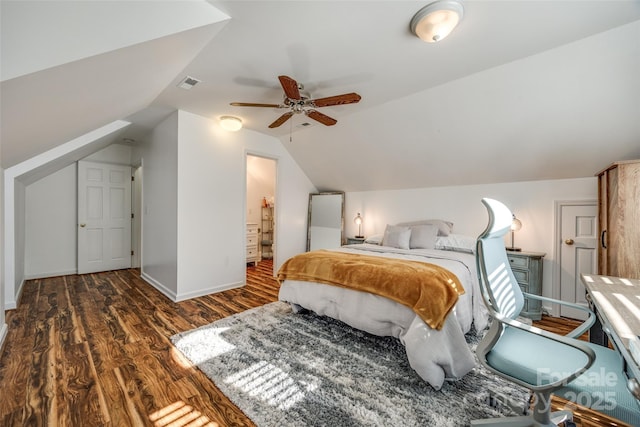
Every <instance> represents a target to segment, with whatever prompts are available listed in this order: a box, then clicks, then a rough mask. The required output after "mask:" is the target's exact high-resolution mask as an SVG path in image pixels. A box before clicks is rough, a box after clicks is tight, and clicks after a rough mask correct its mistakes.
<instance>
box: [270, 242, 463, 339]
mask: <svg viewBox="0 0 640 427" xmlns="http://www.w3.org/2000/svg"><path fill="white" fill-rule="evenodd" d="M287 279H289V280H300V281H307V282H317V283H325V284H329V285H335V286H340V287H343V288H350V289H355V290H358V291H364V292H369V293H372V294H376V295H381V296H384V297H387V298H389V299H391V300H393V301H396V302H398V303H400V304H403V305H406V306H407V307H409V308H411V309H412V310H413V311H414V312H415V313H416V314H417V315H418V316H420V318H421V319H422V320H424V322H425V323H426V324H427V325H429V326H430V327H432V328H434V329H438V330H439V329H441V328H442V326H443V325H444V321H445V318H446V317H447V314H449V312H450V311H451V309H452V308H453V306H454V305H455V304H456V302H457V301H458V296H459V295H462V294H464V288H463V287H462V284H461V283H460V281H459V280H458V278H457V277H456V276H455V275H454V274H453V273H451V272H450V271H449V270H447V269H445V268H442V267H440V266H438V265H434V264H429V263H425V262H420V261H409V260H402V259H395V258H393V259H391V258H382V257H376V256H371V255H360V254H352V253H344V252H332V251H326V250H317V251H311V252H306V253H303V254H299V255H296V256H294V257H292V258H289V259H288V260H287V261H286V262H285V263H284V264H283V265H282V267H280V270H279V271H278V281H280V282H282V281H283V280H287Z"/></svg>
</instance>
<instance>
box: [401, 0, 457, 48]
mask: <svg viewBox="0 0 640 427" xmlns="http://www.w3.org/2000/svg"><path fill="white" fill-rule="evenodd" d="M463 16H464V8H463V7H462V2H461V1H459V0H439V1H435V2H433V3H430V4H428V5H426V6H425V7H423V8H422V9H420V10H419V11H418V12H417V13H416V14H415V15H414V16H413V18H412V19H411V25H410V26H411V32H413V33H414V34H415V35H416V36H418V37H420V39H422V40H424V41H426V42H429V43H435V42H437V41H440V40H442V39H444V38H445V37H447V36H448V35H449V34H451V32H452V31H453V29H454V28H456V26H457V25H458V23H459V22H460V21H461V20H462V18H463Z"/></svg>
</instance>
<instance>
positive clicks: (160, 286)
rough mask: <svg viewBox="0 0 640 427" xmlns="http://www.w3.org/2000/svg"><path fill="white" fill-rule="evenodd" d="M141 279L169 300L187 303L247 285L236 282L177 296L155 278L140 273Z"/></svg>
mask: <svg viewBox="0 0 640 427" xmlns="http://www.w3.org/2000/svg"><path fill="white" fill-rule="evenodd" d="M140 277H141V278H142V280H144V281H145V282H147V283H149V284H150V285H151V286H153V287H154V288H156V289H157V290H158V291H160V292H161V293H162V294H163V295H164V296H166V297H167V298H169V299H170V300H171V301H173V302H180V301H186V300H189V299H192V298H198V297H202V296H205V295H209V294H215V293H218V292H222V291H228V290H229V289H235V288H241V287H243V286H244V285H245V282H234V283H227V284H224V285H220V286H216V287H215V288H206V289H200V290H197V291H193V292H187V293H184V294H176V293H175V292H174V291H172V290H171V289H169V288H167V287H166V286H164V285H163V284H162V283H160V282H158V281H157V280H156V279H154V278H153V277H151V276H149V275H148V274H146V273H145V272H141V273H140Z"/></svg>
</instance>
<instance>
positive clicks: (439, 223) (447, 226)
mask: <svg viewBox="0 0 640 427" xmlns="http://www.w3.org/2000/svg"><path fill="white" fill-rule="evenodd" d="M397 225H399V226H403V227H411V226H413V225H435V226H436V227H438V236H448V235H449V233H451V230H453V223H452V222H451V221H444V220H442V219H424V220H421V221H411V222H401V223H398V224H397Z"/></svg>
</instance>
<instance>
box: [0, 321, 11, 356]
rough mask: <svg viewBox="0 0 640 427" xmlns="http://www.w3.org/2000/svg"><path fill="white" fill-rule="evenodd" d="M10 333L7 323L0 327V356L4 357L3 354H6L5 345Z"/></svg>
mask: <svg viewBox="0 0 640 427" xmlns="http://www.w3.org/2000/svg"><path fill="white" fill-rule="evenodd" d="M8 333H9V327H8V326H7V324H6V323H3V324H2V327H0V356H2V353H4V343H5V340H6V338H7V334H8Z"/></svg>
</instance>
